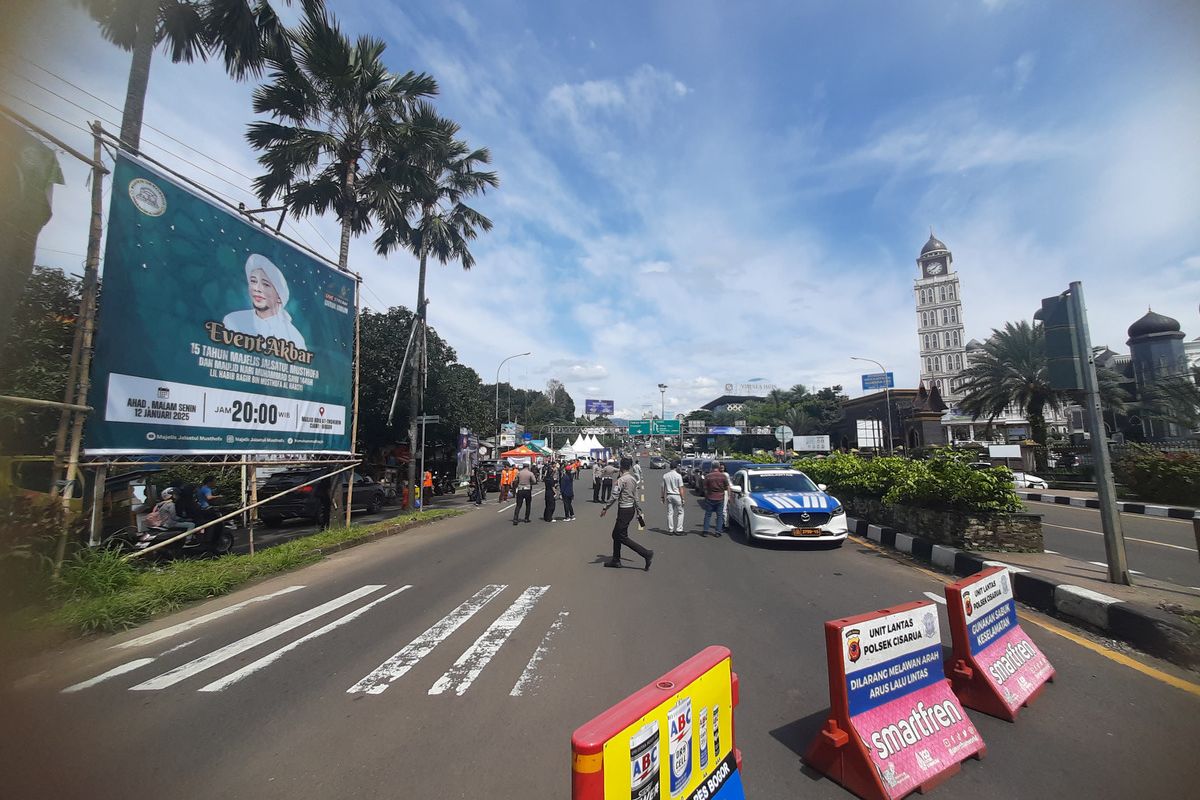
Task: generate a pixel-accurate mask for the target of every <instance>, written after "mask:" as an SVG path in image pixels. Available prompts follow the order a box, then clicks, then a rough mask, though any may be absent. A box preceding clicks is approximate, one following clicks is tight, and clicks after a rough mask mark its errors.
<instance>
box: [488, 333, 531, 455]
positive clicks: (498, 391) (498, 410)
mask: <svg viewBox="0 0 1200 800" xmlns="http://www.w3.org/2000/svg"><path fill="white" fill-rule="evenodd" d="M530 355H533V353H532V352H530V353H517V354H516V355H511V356H509V357H508V358H506V359H504V360H503V361H501V362H500V366H498V367H496V452H495V454H494V455H495V456H496V460H497V461H498V460H499V459H500V370H501V369H503V368H504V365H505V364H507V363H508V362H509V361H512V360H513V359H514V358H520V357H521V356H530Z"/></svg>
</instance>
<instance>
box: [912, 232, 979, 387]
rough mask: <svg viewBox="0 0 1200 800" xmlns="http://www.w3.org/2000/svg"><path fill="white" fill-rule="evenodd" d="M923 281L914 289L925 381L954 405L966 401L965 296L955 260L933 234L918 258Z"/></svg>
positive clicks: (923, 379)
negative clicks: (962, 378) (963, 381)
mask: <svg viewBox="0 0 1200 800" xmlns="http://www.w3.org/2000/svg"><path fill="white" fill-rule="evenodd" d="M917 267H918V268H919V269H920V277H918V278H917V280H916V284H915V286H914V287H913V294H914V295H915V298H916V301H917V341H918V342H919V344H920V349H921V381H922V382H923V383H924V384H925V385H926V386H928V387H929V388H930V389H932V388H933V387H934V386H936V387H937V388H938V391H939V392H940V393H941V395H942V398H943V399H944V400H945V401H946V402H948V403H950V404H953V403H954V402H955V401H957V400H961V399H962V397H963V393H962V387H961V385H960V380H959V377H958V375H959V373H960V372H962V370H963V368H964V367H966V366H967V363H966V345H967V342H966V337H965V336H964V335H963V314H962V293H961V291H960V288H959V284H958V274H957V273H956V272H955V271H954V256H953V255H951V253H950V250H949V249H948V248H947V247H946V245H944V244H943V243H942V242H941V241H939V240H938V239H937V238H936V237H935V236H934V235H933V232H932V231H930V233H929V241H928V242H926V243H925V246H924V247H922V248H921V255H919V256H918V257H917Z"/></svg>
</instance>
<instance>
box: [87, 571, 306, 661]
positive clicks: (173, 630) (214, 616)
mask: <svg viewBox="0 0 1200 800" xmlns="http://www.w3.org/2000/svg"><path fill="white" fill-rule="evenodd" d="M303 588H304V586H287V587H284V588H283V589H280V590H279V591H277V592H271V593H270V594H260V595H259V596H258V597H251V598H250V599H249V600H243V601H242V602H240V603H234V604H233V605H231V606H226V607H225V608H221V609H218V610H216V611H213V612H212V613H209V614H204V615H203V616H199V617H196V618H195V619H189V620H188V621H187V622H181V623H179V624H178V625H172V626H171V627H169V628H163V629H162V630H161V631H154V632H153V633H147V634H146V635H145V636H139V637H138V638H136V639H130V640H129V641H128V642H121V643H120V644H114V645H113V646H112V648H111V649H113V650H124V649H128V648H131V647H142V646H143V645H147V644H154V643H155V642H158V641H162V640H163V639H167V638H169V637H171V636H174V635H175V634H177V633H183V632H184V631H186V630H191V629H192V628H195V627H196V626H197V625H203V624H205V623H206V622H212V621H213V620H218V619H221V618H222V617H227V616H229V615H230V614H233V613H234V612H237V611H241V610H242V609H243V608H245V607H246V606H248V605H252V604H254V603H261V602H262V601H264V600H270V599H271V598H272V597H279V596H280V595H283V594H289V593H291V592H295V591H297V590H299V589H303Z"/></svg>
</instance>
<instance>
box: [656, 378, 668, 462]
mask: <svg viewBox="0 0 1200 800" xmlns="http://www.w3.org/2000/svg"><path fill="white" fill-rule="evenodd" d="M658 394H659V398H658V399H659V402H660V406H659V413H658V418H659V419H660V420H662V421H664V422H665V421H666V419H667V385H666V384H665V383H660V384H659V385H658ZM666 444H667V435H666V434H665V433H664V434H663V440H662V445H663V447H664V448H665V447H666Z"/></svg>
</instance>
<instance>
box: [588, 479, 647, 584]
mask: <svg viewBox="0 0 1200 800" xmlns="http://www.w3.org/2000/svg"><path fill="white" fill-rule="evenodd" d="M632 466H633V460H632V459H630V458H628V457H626V458H622V459H621V477H620V478H618V479H617V486H616V496H615V497H613V499H612V500H610V501H609V503H608V505H606V506H605V507H604V508H603V509H601V510H600V516H602V517H603V516H604V515H605V514H607V513H608V509H609V508H610V507H612V504H613V503H616V504H617V521H616V523H614V524H613V532H612V540H613V552H612V558H611V559H610V560H608V561H605V562H604V566H606V567H619V566H621V545H625V546H626V547H628V548H629V549H630V550H632V551H633V552H635V553H637V554H638V555H639V556H641V557H642V558H644V559H646V565H645V566H644V567H643V569H645V570H646V571H647V572H649V571H650V562H651V560H653V558H654V551H653V550H648V549H646V548H645V547H642V546H641V545H640V544H638V543H637V542H635V541H633V540H632V539H630V538H629V523H630V522H632V521H633V518H634V516H635V515H636V514H637V510H638V507H637V491H638V488H637V481H636V480H635V479H634V477H633V476H632V475H630V474H629V469H630V467H632Z"/></svg>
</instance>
